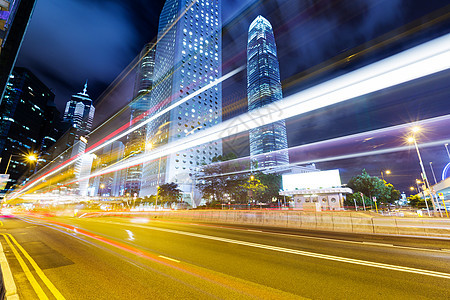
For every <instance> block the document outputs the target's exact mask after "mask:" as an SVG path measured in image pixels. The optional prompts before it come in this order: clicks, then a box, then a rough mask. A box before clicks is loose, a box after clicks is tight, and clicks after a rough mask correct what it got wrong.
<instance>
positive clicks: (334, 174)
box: [280, 170, 353, 211]
mask: <svg viewBox="0 0 450 300" xmlns="http://www.w3.org/2000/svg"><path fill="white" fill-rule="evenodd" d="M282 178H283V190H282V191H280V195H282V196H289V197H292V200H291V207H293V208H294V209H300V210H305V211H308V210H309V211H324V210H341V209H342V208H343V204H344V200H345V195H346V194H351V193H353V191H352V190H351V189H350V188H347V187H342V186H341V179H340V176H339V170H329V171H319V172H310V173H300V174H285V175H282Z"/></svg>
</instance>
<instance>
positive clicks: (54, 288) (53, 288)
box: [7, 233, 65, 300]
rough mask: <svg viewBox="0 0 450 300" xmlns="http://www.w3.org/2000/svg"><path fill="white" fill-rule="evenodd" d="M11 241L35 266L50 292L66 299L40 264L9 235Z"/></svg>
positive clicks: (60, 299)
mask: <svg viewBox="0 0 450 300" xmlns="http://www.w3.org/2000/svg"><path fill="white" fill-rule="evenodd" d="M7 235H9V237H10V238H11V240H12V241H13V242H14V244H16V246H17V248H19V250H20V251H21V252H22V253H23V255H24V256H25V257H26V258H27V259H28V261H29V262H30V264H31V265H32V266H33V268H34V270H35V271H36V273H37V274H38V276H39V277H40V278H41V280H42V281H43V282H44V284H45V285H46V286H47V288H48V289H49V290H50V292H51V293H52V294H53V296H55V298H56V299H58V300H63V299H65V298H64V296H63V295H62V294H61V293H60V292H59V291H58V289H57V288H56V287H55V286H54V285H53V283H52V282H51V281H50V280H49V279H48V277H47V276H46V275H45V274H44V272H43V271H42V269H41V268H40V267H39V266H38V264H37V263H36V262H35V261H34V259H33V258H32V257H31V256H30V255H29V254H28V252H27V251H25V249H24V248H23V247H22V246H21V245H20V244H19V243H18V242H17V241H16V239H15V238H14V237H13V236H12V235H11V234H10V233H7Z"/></svg>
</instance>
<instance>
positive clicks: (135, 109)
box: [125, 43, 155, 195]
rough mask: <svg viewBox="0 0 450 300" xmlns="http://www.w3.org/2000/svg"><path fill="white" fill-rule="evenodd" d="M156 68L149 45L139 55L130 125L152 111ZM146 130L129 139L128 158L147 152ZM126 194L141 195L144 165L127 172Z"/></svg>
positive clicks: (141, 129)
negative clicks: (151, 93)
mask: <svg viewBox="0 0 450 300" xmlns="http://www.w3.org/2000/svg"><path fill="white" fill-rule="evenodd" d="M154 66H155V44H154V43H148V44H147V45H145V46H144V48H143V49H142V51H141V53H140V55H139V61H138V64H137V70H136V80H135V84H134V94H133V101H132V103H131V105H130V109H131V117H130V125H131V126H132V124H134V123H136V122H141V121H143V120H145V119H146V118H147V117H148V116H147V113H148V110H149V109H150V92H151V90H152V88H153V70H154ZM146 133H147V131H146V128H145V127H141V128H139V129H137V130H135V131H133V132H132V133H131V134H130V135H128V138H127V145H126V153H125V155H126V156H127V157H131V156H133V155H137V154H139V153H141V152H142V151H144V150H145V140H146ZM126 174H127V175H126V176H127V177H126V184H125V192H126V193H129V194H130V195H134V194H135V193H139V190H140V187H141V177H142V165H136V166H132V167H130V168H128V169H127V171H126Z"/></svg>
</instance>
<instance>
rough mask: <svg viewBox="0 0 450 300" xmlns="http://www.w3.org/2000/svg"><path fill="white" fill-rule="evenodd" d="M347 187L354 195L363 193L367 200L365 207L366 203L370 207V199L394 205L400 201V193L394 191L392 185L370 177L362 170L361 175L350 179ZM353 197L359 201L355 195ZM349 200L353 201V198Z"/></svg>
mask: <svg viewBox="0 0 450 300" xmlns="http://www.w3.org/2000/svg"><path fill="white" fill-rule="evenodd" d="M347 186H348V187H349V188H351V189H352V190H353V191H354V192H355V194H357V193H363V195H364V196H365V197H367V198H368V199H367V200H368V201H367V202H366V205H367V204H368V203H369V204H370V205H371V204H373V203H372V197H376V198H377V201H379V202H382V203H394V201H396V200H398V199H400V192H399V191H398V190H396V189H395V188H394V186H393V185H392V184H390V183H386V181H384V180H381V179H379V178H378V177H376V176H370V175H369V174H368V173H367V172H366V170H363V171H362V174H361V175H358V176H354V177H352V178H351V179H350V180H349V182H348V184H347ZM354 197H355V200H357V202H358V201H361V198H360V197H359V199H358V197H357V195H355V196H354ZM350 198H351V200H352V201H353V198H352V197H350ZM347 202H348V200H347ZM361 203H362V202H361Z"/></svg>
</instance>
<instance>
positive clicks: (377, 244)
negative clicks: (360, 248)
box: [362, 242, 394, 247]
mask: <svg viewBox="0 0 450 300" xmlns="http://www.w3.org/2000/svg"><path fill="white" fill-rule="evenodd" d="M362 243H363V244H364V245H371V246H383V247H394V245H393V244H384V243H374V242H362Z"/></svg>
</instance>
